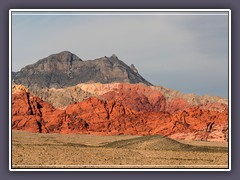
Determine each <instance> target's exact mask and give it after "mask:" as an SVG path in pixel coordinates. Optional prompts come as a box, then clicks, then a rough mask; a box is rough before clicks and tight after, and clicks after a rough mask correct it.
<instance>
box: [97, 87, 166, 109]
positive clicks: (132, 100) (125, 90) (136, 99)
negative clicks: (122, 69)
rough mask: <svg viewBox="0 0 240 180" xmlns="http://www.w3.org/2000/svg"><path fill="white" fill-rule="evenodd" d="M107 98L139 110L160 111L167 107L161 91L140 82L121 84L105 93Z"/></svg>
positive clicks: (104, 96) (104, 95)
mask: <svg viewBox="0 0 240 180" xmlns="http://www.w3.org/2000/svg"><path fill="white" fill-rule="evenodd" d="M101 97H103V98H104V99H106V100H108V101H109V100H112V99H114V100H115V101H117V102H120V103H121V104H123V105H124V106H126V107H127V108H130V109H133V110H134V111H137V112H152V111H154V112H159V111H164V110H165V108H166V99H165V98H164V96H163V95H162V93H161V92H159V91H155V90H152V89H151V88H149V87H147V86H141V85H138V84H120V85H119V86H118V89H117V91H110V92H107V93H105V94H103V95H102V96H101Z"/></svg>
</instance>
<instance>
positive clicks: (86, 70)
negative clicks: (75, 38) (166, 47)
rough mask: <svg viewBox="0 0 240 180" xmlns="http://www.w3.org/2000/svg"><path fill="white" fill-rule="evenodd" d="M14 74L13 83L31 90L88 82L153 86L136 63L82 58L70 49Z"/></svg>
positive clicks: (106, 58) (108, 58)
mask: <svg viewBox="0 0 240 180" xmlns="http://www.w3.org/2000/svg"><path fill="white" fill-rule="evenodd" d="M12 74H13V81H14V83H16V84H22V85H24V86H26V87H27V88H29V89H30V90H37V89H41V88H63V87H69V86H74V85H77V84H79V83H87V82H100V83H103V84H107V83H112V82H129V83H133V84H134V83H144V84H146V85H152V84H151V83H150V82H148V81H147V80H145V79H144V78H143V77H142V76H141V75H140V74H139V73H138V71H137V69H136V68H135V66H134V65H131V67H129V66H128V65H126V64H125V63H124V62H123V61H121V60H119V59H118V57H117V56H116V55H112V56H111V57H106V56H105V57H101V58H98V59H95V60H86V61H83V60H82V59H80V58H79V57H77V56H76V55H74V54H73V53H71V52H69V51H63V52H60V53H58V54H53V55H50V56H48V57H46V58H43V59H41V60H39V61H37V62H36V63H34V64H31V65H27V66H25V67H24V68H22V69H21V70H20V71H18V72H13V73H12Z"/></svg>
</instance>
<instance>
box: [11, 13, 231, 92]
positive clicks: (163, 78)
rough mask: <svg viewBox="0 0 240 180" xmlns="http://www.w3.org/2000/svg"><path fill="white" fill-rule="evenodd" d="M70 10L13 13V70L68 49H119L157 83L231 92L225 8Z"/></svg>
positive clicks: (82, 52) (93, 53)
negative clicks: (130, 12)
mask: <svg viewBox="0 0 240 180" xmlns="http://www.w3.org/2000/svg"><path fill="white" fill-rule="evenodd" d="M24 14H25V15H24ZM37 14H38V15H37ZM42 14H44V15H42ZM67 14H68V15H67ZM70 14H71V15H69V13H65V14H63V13H58V15H56V14H55V15H53V13H39V12H35V13H30V12H29V13H24V12H22V13H19V12H17V13H16V12H15V13H13V15H12V70H13V71H19V70H20V69H21V68H23V67H24V66H26V65H28V64H32V63H35V62H36V61H37V60H39V59H42V58H44V57H47V56H49V55H51V54H55V53H58V52H61V51H65V50H68V51H71V52H72V53H74V54H76V55H77V56H78V57H80V58H81V59H82V60H90V59H96V58H99V57H103V56H111V55H112V54H116V55H117V56H118V58H119V59H121V60H122V61H124V62H125V63H126V64H128V65H130V64H134V65H135V67H136V68H137V69H138V71H139V73H140V74H141V75H142V76H143V77H144V78H145V79H147V80H148V81H150V82H151V83H153V84H155V85H162V86H165V87H168V88H171V89H175V90H179V91H182V92H184V93H196V94H199V95H203V94H210V95H217V96H222V97H227V96H228V15H227V14H226V13H225V15H224V13H221V12H215V13H212V15H206V13H202V14H201V13H200V12H193V13H192V14H191V15H190V14H189V13H183V12H182V13H178V14H175V15H173V13H165V14H164V13H158V15H157V14H156V13H155V14H154V13H152V14H154V15H149V14H148V15H144V14H143V13H138V15H136V14H135V15H126V13H123V14H125V15H120V14H119V13H117V14H116V13H115V15H110V14H109V13H108V15H106V12H105V13H104V14H105V15H99V14H100V13H97V14H96V13H95V14H94V15H93V14H91V15H89V14H88V13H84V14H81V15H79V13H78V15H76V13H73V12H72V13H70ZM111 14H112V13H111ZM145 14H146V13H145ZM179 14H181V15H179ZM196 14H197V15H196ZM203 14H205V15H203Z"/></svg>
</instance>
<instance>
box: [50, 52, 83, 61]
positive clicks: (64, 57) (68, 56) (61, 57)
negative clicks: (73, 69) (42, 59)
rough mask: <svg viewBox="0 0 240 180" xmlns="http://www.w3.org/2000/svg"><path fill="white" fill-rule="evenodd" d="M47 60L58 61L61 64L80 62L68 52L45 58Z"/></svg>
mask: <svg viewBox="0 0 240 180" xmlns="http://www.w3.org/2000/svg"><path fill="white" fill-rule="evenodd" d="M47 59H48V60H58V61H63V62H66V61H67V62H72V61H82V60H81V59H80V58H79V57H77V56H76V55H75V54H73V53H71V52H69V51H62V52H60V53H57V54H52V55H50V56H48V57H47Z"/></svg>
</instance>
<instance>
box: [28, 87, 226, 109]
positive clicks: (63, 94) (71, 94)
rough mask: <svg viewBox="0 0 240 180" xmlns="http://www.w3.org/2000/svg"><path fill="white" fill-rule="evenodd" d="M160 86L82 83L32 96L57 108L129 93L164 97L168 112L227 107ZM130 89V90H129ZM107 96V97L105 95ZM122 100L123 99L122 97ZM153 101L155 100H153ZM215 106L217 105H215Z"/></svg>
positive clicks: (217, 100) (35, 92)
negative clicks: (92, 98)
mask: <svg viewBox="0 0 240 180" xmlns="http://www.w3.org/2000/svg"><path fill="white" fill-rule="evenodd" d="M157 87H158V86H147V85H145V84H142V83H139V84H129V83H110V84H101V83H91V84H87V83H81V84H78V85H76V86H71V87H66V88H60V89H55V88H50V89H48V88H44V89H39V90H31V94H33V95H35V96H38V97H40V98H41V99H43V100H44V101H47V102H49V103H51V104H52V105H53V106H54V107H56V108H64V107H66V106H67V105H69V104H72V103H74V102H80V101H83V100H85V99H87V98H89V97H92V96H96V97H98V98H100V99H101V96H103V95H104V94H107V93H108V95H110V94H114V93H115V94H116V95H117V96H119V94H121V93H125V95H126V93H128V91H129V92H130V93H132V94H134V92H133V91H136V93H137V94H142V95H143V96H146V98H150V99H151V98H152V97H150V96H156V95H157V94H158V95H159V96H164V98H165V100H166V108H167V111H168V112H171V113H173V112H175V111H177V110H183V109H185V108H186V107H189V106H199V105H202V104H208V106H209V108H210V104H211V106H212V107H211V108H213V107H215V108H216V106H219V107H218V108H220V106H221V108H222V109H224V108H226V107H227V104H228V102H227V100H225V99H222V98H220V97H215V96H213V97H212V96H207V95H204V96H197V95H193V94H183V93H180V92H178V91H176V92H175V91H174V90H170V89H168V90H164V89H162V88H161V89H159V88H157ZM127 89H128V90H127ZM154 94H155V95H154ZM105 96H107V95H105ZM121 98H122V97H121ZM152 99H153V98H152ZM214 104H215V105H214Z"/></svg>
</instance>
